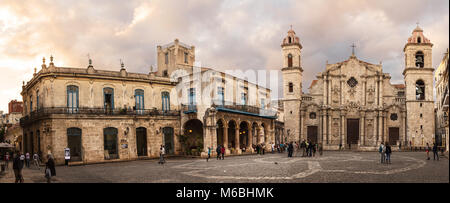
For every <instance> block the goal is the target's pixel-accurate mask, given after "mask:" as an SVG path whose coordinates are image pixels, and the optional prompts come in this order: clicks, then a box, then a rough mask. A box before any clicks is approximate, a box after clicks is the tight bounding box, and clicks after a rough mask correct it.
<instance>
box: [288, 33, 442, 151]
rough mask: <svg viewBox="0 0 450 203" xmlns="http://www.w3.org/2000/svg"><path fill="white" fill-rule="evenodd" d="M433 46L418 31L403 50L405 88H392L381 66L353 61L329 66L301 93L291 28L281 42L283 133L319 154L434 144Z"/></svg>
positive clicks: (300, 73) (296, 40)
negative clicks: (319, 147)
mask: <svg viewBox="0 0 450 203" xmlns="http://www.w3.org/2000/svg"><path fill="white" fill-rule="evenodd" d="M432 46H433V44H432V43H431V42H430V40H428V39H427V38H426V37H425V36H424V35H423V30H422V29H421V28H419V27H417V28H416V29H414V31H413V32H412V36H411V37H410V38H409V39H408V41H407V43H406V45H405V47H404V53H405V66H404V68H401V69H399V70H403V76H404V84H391V82H390V79H391V76H390V74H389V73H384V72H383V66H382V64H381V63H380V64H371V63H368V62H365V61H362V60H360V59H358V58H357V57H356V56H355V55H354V53H352V55H351V56H350V57H349V58H348V59H347V60H345V61H342V62H339V63H335V64H328V63H327V65H326V67H325V70H324V71H323V72H320V73H318V74H317V75H316V77H317V79H316V80H313V81H312V83H311V85H310V87H309V88H308V89H309V93H307V94H304V93H303V92H302V77H303V67H302V65H301V64H302V63H301V60H302V57H301V49H302V45H301V43H300V38H299V37H298V36H296V33H295V32H294V31H293V30H292V29H291V30H289V32H288V36H287V37H286V38H284V40H283V42H282V45H281V47H282V52H283V59H284V60H283V61H284V63H283V67H284V68H283V69H282V73H283V92H284V93H283V94H284V114H285V120H284V124H285V134H286V135H287V137H288V140H289V141H299V140H300V141H302V140H310V141H312V142H313V143H319V144H322V145H323V147H324V149H328V150H336V149H357V150H368V151H370V150H376V149H377V146H379V145H380V144H381V143H386V142H388V143H389V144H390V145H393V146H398V147H411V146H412V147H423V146H426V143H429V144H430V145H432V144H433V141H434V125H435V123H434V105H433V102H434V99H433V71H434V69H433V67H432V62H431V56H432Z"/></svg>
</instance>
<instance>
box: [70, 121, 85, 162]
mask: <svg viewBox="0 0 450 203" xmlns="http://www.w3.org/2000/svg"><path fill="white" fill-rule="evenodd" d="M67 147H68V148H69V149H70V161H81V160H82V156H81V129H80V128H67Z"/></svg>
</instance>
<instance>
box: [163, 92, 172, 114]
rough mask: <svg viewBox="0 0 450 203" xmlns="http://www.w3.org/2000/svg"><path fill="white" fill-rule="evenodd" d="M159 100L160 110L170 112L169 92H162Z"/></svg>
mask: <svg viewBox="0 0 450 203" xmlns="http://www.w3.org/2000/svg"><path fill="white" fill-rule="evenodd" d="M161 100H162V110H163V111H164V112H166V111H170V94H169V92H162V93H161Z"/></svg>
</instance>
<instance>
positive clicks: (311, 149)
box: [300, 140, 323, 157]
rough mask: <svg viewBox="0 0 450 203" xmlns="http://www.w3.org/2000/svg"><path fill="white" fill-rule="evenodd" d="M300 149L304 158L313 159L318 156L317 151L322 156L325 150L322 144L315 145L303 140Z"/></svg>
mask: <svg viewBox="0 0 450 203" xmlns="http://www.w3.org/2000/svg"><path fill="white" fill-rule="evenodd" d="M300 149H301V150H302V157H313V156H316V151H319V154H320V155H321V156H322V154H323V148H322V145H321V144H317V143H316V144H314V143H313V142H312V141H311V140H308V141H306V140H303V141H302V142H301V143H300Z"/></svg>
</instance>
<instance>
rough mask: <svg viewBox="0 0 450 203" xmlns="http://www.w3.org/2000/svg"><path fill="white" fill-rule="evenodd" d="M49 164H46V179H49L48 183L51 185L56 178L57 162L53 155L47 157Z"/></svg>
mask: <svg viewBox="0 0 450 203" xmlns="http://www.w3.org/2000/svg"><path fill="white" fill-rule="evenodd" d="M47 159H48V160H47V163H45V177H46V178H47V183H51V180H52V177H53V176H56V169H55V161H54V160H53V156H52V155H51V154H49V155H47Z"/></svg>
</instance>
